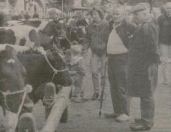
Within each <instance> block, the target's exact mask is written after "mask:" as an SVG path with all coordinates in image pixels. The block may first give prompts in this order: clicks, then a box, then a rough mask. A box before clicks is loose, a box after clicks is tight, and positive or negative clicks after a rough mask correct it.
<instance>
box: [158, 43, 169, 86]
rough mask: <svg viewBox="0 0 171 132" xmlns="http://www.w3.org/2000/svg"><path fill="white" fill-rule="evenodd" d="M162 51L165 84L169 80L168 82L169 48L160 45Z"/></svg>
mask: <svg viewBox="0 0 171 132" xmlns="http://www.w3.org/2000/svg"><path fill="white" fill-rule="evenodd" d="M160 51H161V55H162V72H163V81H164V83H167V80H168V61H169V58H170V53H169V46H168V45H164V44H161V45H160Z"/></svg>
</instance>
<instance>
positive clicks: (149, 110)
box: [126, 3, 160, 131]
mask: <svg viewBox="0 0 171 132" xmlns="http://www.w3.org/2000/svg"><path fill="white" fill-rule="evenodd" d="M132 13H133V19H134V20H135V21H136V23H137V25H138V27H137V28H136V30H135V33H134V35H133V37H132V39H131V41H130V42H129V54H128V71H127V90H126V95H127V96H131V97H139V98H140V109H141V112H140V113H141V118H140V119H137V118H135V122H134V123H131V124H130V129H131V130H133V131H147V130H150V129H151V128H152V127H153V124H154V114H155V113H154V112H155V100H154V93H155V89H156V86H157V81H158V65H159V64H160V55H159V49H158V24H157V21H156V20H155V19H152V18H151V15H150V8H149V5H148V4H147V3H139V4H137V5H136V6H134V7H133V9H132Z"/></svg>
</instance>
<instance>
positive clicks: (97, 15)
mask: <svg viewBox="0 0 171 132" xmlns="http://www.w3.org/2000/svg"><path fill="white" fill-rule="evenodd" d="M92 18H93V20H94V21H95V22H100V21H101V20H102V19H101V17H100V16H99V13H98V12H97V11H93V13H92Z"/></svg>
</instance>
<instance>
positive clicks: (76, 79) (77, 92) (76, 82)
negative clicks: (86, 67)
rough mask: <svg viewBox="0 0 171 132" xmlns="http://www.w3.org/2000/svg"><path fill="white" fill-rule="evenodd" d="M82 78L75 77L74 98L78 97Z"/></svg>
mask: <svg viewBox="0 0 171 132" xmlns="http://www.w3.org/2000/svg"><path fill="white" fill-rule="evenodd" d="M82 80H83V78H82V76H79V75H78V76H77V75H76V76H75V84H74V85H75V90H74V96H80V93H81V89H82Z"/></svg>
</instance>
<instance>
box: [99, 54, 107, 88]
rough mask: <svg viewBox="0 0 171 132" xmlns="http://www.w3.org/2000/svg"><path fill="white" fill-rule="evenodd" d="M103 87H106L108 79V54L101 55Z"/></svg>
mask: <svg viewBox="0 0 171 132" xmlns="http://www.w3.org/2000/svg"><path fill="white" fill-rule="evenodd" d="M100 61H101V89H102V88H105V87H106V81H107V75H106V70H107V57H106V54H105V55H103V56H102V57H101V60H100Z"/></svg>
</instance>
